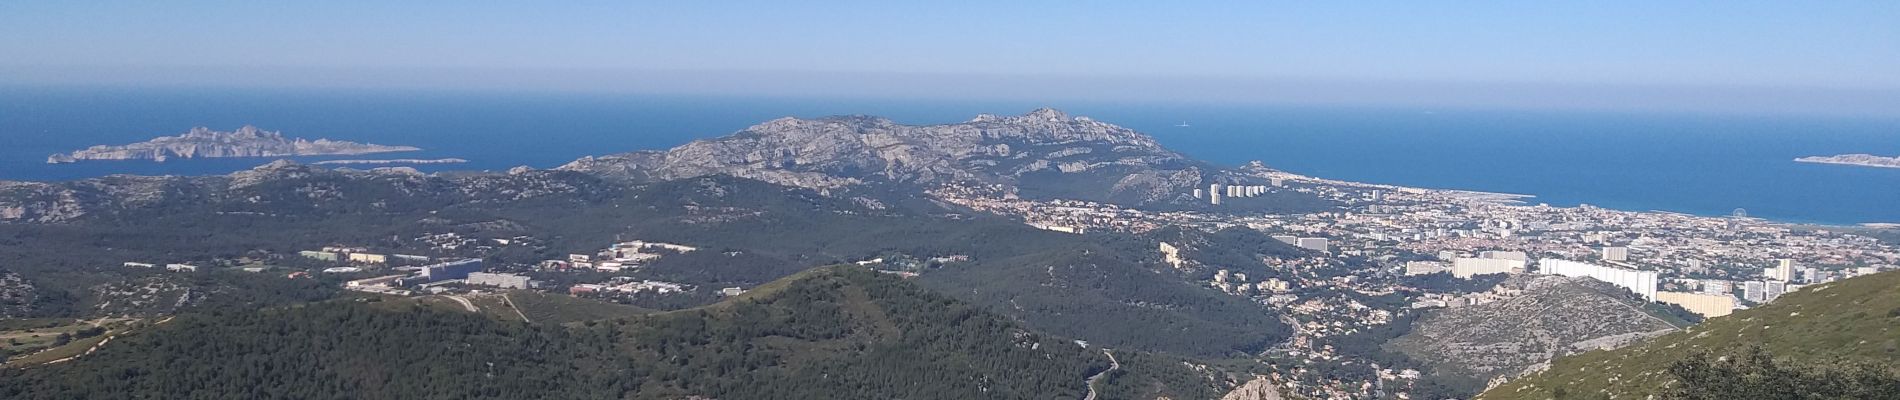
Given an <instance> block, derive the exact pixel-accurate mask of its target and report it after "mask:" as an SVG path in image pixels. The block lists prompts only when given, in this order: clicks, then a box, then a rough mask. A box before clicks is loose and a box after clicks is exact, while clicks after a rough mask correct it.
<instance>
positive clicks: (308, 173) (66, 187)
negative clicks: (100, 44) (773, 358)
mask: <svg viewBox="0 0 1900 400" xmlns="http://www.w3.org/2000/svg"><path fill="white" fill-rule="evenodd" d="M624 189H625V186H624V185H621V184H618V183H614V182H608V181H604V180H602V179H600V178H598V177H594V176H591V175H587V174H583V173H577V172H569V171H532V170H524V171H517V172H515V173H509V174H498V173H457V174H442V175H432V174H423V173H422V172H420V171H417V170H415V169H414V168H408V167H386V168H376V169H372V170H368V171H361V170H351V169H327V168H322V167H315V166H309V165H302V164H298V163H295V162H291V161H288V160H278V161H274V162H271V163H269V164H265V165H262V166H258V167H256V168H252V169H249V170H245V171H238V172H235V173H231V174H228V175H215V176H130V175H113V176H107V177H102V178H92V179H82V180H77V181H68V182H11V181H0V223H64V222H70V221H74V220H78V219H82V218H93V217H109V216H112V215H122V214H126V213H138V212H141V211H142V210H203V209H205V208H210V209H213V210H215V211H219V212H258V213H271V212H274V210H275V209H276V208H282V209H284V210H299V211H312V210H308V209H312V208H318V209H322V208H326V207H327V208H335V209H337V210H339V211H340V210H344V209H346V208H348V207H355V206H362V205H368V206H370V207H374V208H383V209H392V208H403V207H429V206H432V205H436V204H439V203H440V202H442V201H455V202H507V201H518V200H525V199H530V198H538V197H547V196H557V195H567V196H574V197H577V198H599V197H602V196H605V195H607V194H608V193H613V192H616V191H619V190H624Z"/></svg>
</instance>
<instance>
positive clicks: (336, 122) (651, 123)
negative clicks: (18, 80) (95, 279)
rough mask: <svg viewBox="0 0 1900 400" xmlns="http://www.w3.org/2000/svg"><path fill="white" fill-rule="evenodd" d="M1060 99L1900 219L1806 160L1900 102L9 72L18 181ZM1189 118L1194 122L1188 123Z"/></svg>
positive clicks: (1271, 155) (607, 144)
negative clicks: (162, 83)
mask: <svg viewBox="0 0 1900 400" xmlns="http://www.w3.org/2000/svg"><path fill="white" fill-rule="evenodd" d="M1041 106H1054V107H1057V108H1061V109H1064V110H1066V111H1068V112H1069V113H1070V114H1072V115H1087V116H1091V117H1094V118H1096V119H1098V120H1102V121H1106V122H1111V123H1116V124H1120V125H1123V126H1127V127H1130V128H1134V129H1136V130H1140V131H1142V132H1146V133H1149V134H1151V135H1154V136H1155V137H1156V138H1157V139H1158V140H1160V141H1161V142H1162V143H1163V144H1165V145H1167V146H1169V147H1171V148H1174V149H1176V150H1178V151H1181V152H1184V153H1187V154H1189V155H1191V156H1195V157H1198V158H1202V159H1206V160H1209V161H1213V162H1216V163H1222V164H1229V165H1237V164H1240V163H1244V162H1247V161H1250V160H1261V161H1264V162H1266V163H1267V164H1268V165H1271V166H1274V167H1277V168H1281V169H1285V170H1288V171H1293V172H1297V173H1302V174H1308V175H1314V176H1320V177H1327V178H1335V179H1345V180H1353V181H1363V182H1375V183H1389V184H1398V185H1407V186H1420V187H1434V188H1452V189H1467V190H1481V191H1494V192H1508V193H1519V194H1530V195H1536V196H1537V198H1535V199H1533V200H1531V201H1534V202H1546V203H1551V204H1553V205H1576V204H1583V203H1587V204H1593V205H1598V206H1603V207H1610V208H1618V209H1630V210H1665V211H1675V212H1686V213H1694V214H1704V215H1723V214H1728V213H1729V212H1730V211H1731V210H1733V209H1736V208H1745V209H1747V210H1748V212H1749V214H1750V215H1753V216H1759V217H1766V218H1771V219H1778V220H1785V221H1799V222H1819V223H1836V224H1851V223H1862V222H1900V169H1882V168H1867V167H1852V166H1837V165H1817V164H1804V163H1795V162H1793V161H1792V159H1793V158H1795V157H1800V156H1807V155H1832V154H1839V153H1874V154H1882V155H1900V119H1879V118H1844V117H1765V116H1718V115H1680V114H1640V113H1610V112H1548V111H1517V110H1429V109H1403V108H1351V107H1292V106H1207V105H1184V104H1139V103H1089V102H1082V103H1061V104H1035V103H1027V102H1006V101H917V100H907V101H898V100H872V99H793V98H735V97H691V96H643V95H588V94H507V93H475V92H469V93H462V92H387V91H340V90H287V89H286V90H261V89H258V90H251V89H246V90H235V89H181V88H116V89H115V88H46V87H0V179H10V180H69V179H80V178H87V177H94V176H103V175H109V174H119V173H128V174H145V175H157V174H178V175H200V174H219V173H226V172H230V171H235V170H240V169H245V168H250V167H252V166H256V165H259V164H262V163H265V162H267V161H268V160H264V159H199V160H178V159H174V160H172V161H168V162H164V163H154V162H148V161H123V162H108V161H100V162H82V163H77V164H61V165H49V164H45V158H46V156H47V155H50V154H53V153H59V152H66V151H71V150H74V149H79V148H84V147H87V146H91V145H95V144H124V143H132V142H137V141H143V140H147V139H150V138H152V137H155V136H160V135H176V134H179V133H182V132H184V131H185V130H187V129H189V128H191V127H194V126H208V127H211V128H215V129H220V130H230V129H233V128H236V127H238V126H242V125H245V124H250V125H256V126H258V127H261V128H265V129H270V130H281V131H283V132H284V133H285V134H287V135H290V136H299V137H306V138H319V137H323V138H331V139H338V140H350V141H359V142H372V143H378V144H392V145H412V146H418V147H422V148H424V149H425V151H421V152H411V153H390V154H382V155H372V156H352V157H327V158H305V159H300V161H305V162H309V161H316V160H322V159H328V158H446V157H457V158H465V159H469V160H471V162H470V163H467V164H452V165H434V166H424V167H422V168H423V169H425V170H440V169H476V170H502V169H507V168H510V167H514V166H518V165H527V166H532V167H538V168H549V167H554V166H558V165H560V164H562V163H565V162H567V161H570V160H573V159H575V158H578V157H581V156H587V155H602V154H611V153H617V152H624V151H630V150H640V149H664V148H668V147H672V146H676V145H679V144H682V143H685V142H687V141H691V140H694V139H700V138H708V137H717V136H722V135H725V134H728V133H731V132H734V131H737V130H739V129H743V128H745V127H746V126H749V125H752V124H755V123H758V122H762V121H765V120H769V119H772V118H777V117H783V116H801V117H816V116H825V115H837V114H869V115H881V116H886V117H890V118H892V119H894V120H896V121H898V122H901V123H912V124H928V123H950V122H957V121H962V120H967V119H969V118H970V117H972V116H974V115H975V114H977V113H997V114H1017V113H1022V112H1026V111H1028V110H1030V109H1033V108H1035V107H1041ZM1182 122H1187V123H1188V124H1189V125H1190V126H1188V127H1178V126H1176V125H1178V124H1181V123H1182Z"/></svg>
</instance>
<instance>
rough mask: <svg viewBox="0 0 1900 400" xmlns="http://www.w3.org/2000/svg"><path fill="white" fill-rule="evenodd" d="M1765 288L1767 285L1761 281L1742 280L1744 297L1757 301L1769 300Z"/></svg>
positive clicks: (1744, 298)
mask: <svg viewBox="0 0 1900 400" xmlns="http://www.w3.org/2000/svg"><path fill="white" fill-rule="evenodd" d="M1765 289H1766V285H1764V284H1763V283H1762V282H1761V281H1748V282H1742V299H1743V300H1748V301H1752V302H1756V303H1763V302H1767V301H1768V296H1766V295H1765V293H1764V292H1765V291H1766V290H1765Z"/></svg>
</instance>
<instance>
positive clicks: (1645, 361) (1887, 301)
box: [1478, 272, 1900, 400]
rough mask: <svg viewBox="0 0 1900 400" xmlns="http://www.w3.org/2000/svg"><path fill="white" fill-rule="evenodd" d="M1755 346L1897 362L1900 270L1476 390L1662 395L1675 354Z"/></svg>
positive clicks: (1780, 354) (1789, 358)
mask: <svg viewBox="0 0 1900 400" xmlns="http://www.w3.org/2000/svg"><path fill="white" fill-rule="evenodd" d="M1754 346H1759V347H1760V348H1762V349H1763V350H1765V351H1766V352H1767V354H1771V355H1773V356H1774V357H1777V358H1778V359H1780V360H1781V361H1784V362H1790V363H1794V364H1808V365H1829V364H1834V363H1838V362H1842V361H1848V362H1868V363H1874V364H1876V365H1881V366H1885V367H1886V368H1888V369H1890V370H1891V369H1894V368H1895V367H1900V272H1884V273H1880V274H1874V275H1869V276H1864V277H1858V278H1853V279H1846V280H1841V281H1837V282H1832V283H1826V284H1821V285H1815V286H1809V287H1806V288H1803V289H1801V290H1799V291H1795V292H1790V293H1788V294H1784V295H1782V296H1781V298H1780V299H1777V300H1775V302H1774V303H1770V304H1768V305H1765V306H1762V307H1758V308H1754V309H1749V310H1742V311H1737V312H1736V313H1734V314H1730V315H1727V316H1723V317H1717V318H1710V319H1708V320H1705V321H1703V322H1702V323H1701V324H1698V325H1695V326H1691V327H1689V328H1687V329H1684V330H1682V331H1679V332H1676V333H1671V334H1668V335H1663V336H1661V337H1657V338H1655V339H1652V340H1649V341H1647V342H1643V343H1642V344H1639V345H1634V346H1630V347H1625V348H1621V349H1616V350H1609V351H1593V352H1588V353H1583V354H1578V355H1574V356H1569V357H1563V358H1559V359H1557V360H1556V361H1555V362H1554V363H1552V365H1551V367H1550V369H1549V370H1547V371H1544V372H1541V373H1538V374H1535V375H1531V376H1528V377H1524V378H1520V379H1516V380H1513V381H1510V382H1507V383H1505V384H1504V385H1501V386H1498V387H1495V388H1492V389H1490V390H1488V391H1486V392H1485V393H1484V394H1482V395H1480V396H1479V397H1478V398H1479V399H1489V400H1495V399H1548V398H1552V397H1555V396H1556V395H1557V394H1558V393H1571V394H1577V395H1580V396H1595V397H1602V396H1614V397H1615V398H1644V397H1645V396H1650V395H1661V394H1663V392H1664V391H1665V389H1666V388H1669V387H1672V386H1674V385H1676V383H1673V382H1674V381H1676V380H1677V378H1676V377H1675V376H1674V375H1672V374H1671V373H1669V371H1668V369H1669V368H1670V366H1671V365H1673V364H1674V363H1676V362H1677V361H1681V360H1690V359H1691V355H1693V354H1696V353H1699V352H1706V353H1713V354H1715V355H1717V356H1726V355H1730V354H1734V353H1738V352H1742V351H1744V350H1745V349H1747V348H1749V347H1754ZM1890 379H1894V378H1890ZM1583 398H1594V397H1583Z"/></svg>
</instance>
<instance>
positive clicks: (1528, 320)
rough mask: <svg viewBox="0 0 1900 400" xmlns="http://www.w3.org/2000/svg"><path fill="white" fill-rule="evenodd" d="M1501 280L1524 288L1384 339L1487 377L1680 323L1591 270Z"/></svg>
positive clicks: (1440, 364) (1471, 375) (1451, 371)
mask: <svg viewBox="0 0 1900 400" xmlns="http://www.w3.org/2000/svg"><path fill="white" fill-rule="evenodd" d="M1499 287H1500V288H1506V289H1507V290H1521V291H1522V292H1521V293H1520V294H1517V295H1514V296H1513V297H1510V298H1507V299H1503V300H1498V301H1495V302H1491V303H1485V304H1479V305H1472V306H1464V307H1454V308H1447V309H1444V310H1440V311H1438V312H1436V313H1434V314H1432V315H1430V316H1427V317H1425V318H1424V319H1422V320H1420V321H1419V322H1418V323H1417V325H1415V326H1414V328H1413V330H1412V332H1410V333H1407V334H1406V335H1404V336H1400V337H1399V338H1397V339H1394V340H1393V341H1391V342H1390V343H1387V345H1386V346H1387V347H1389V348H1392V349H1395V350H1398V351H1400V352H1402V353H1405V354H1406V355H1407V356H1410V357H1412V358H1414V359H1417V360H1421V361H1425V362H1429V363H1431V364H1432V365H1433V367H1434V368H1433V369H1434V370H1435V371H1436V373H1439V374H1448V375H1451V376H1456V377H1459V378H1465V379H1469V380H1473V381H1476V382H1484V381H1487V380H1490V379H1492V378H1496V377H1499V376H1512V375H1516V374H1518V373H1520V372H1523V371H1524V370H1525V369H1526V368H1531V367H1532V366H1534V365H1537V364H1539V363H1543V362H1547V361H1550V360H1551V359H1553V358H1556V357H1558V356H1562V355H1565V354H1570V353H1573V352H1581V351H1586V350H1594V349H1596V348H1598V347H1601V346H1621V345H1624V344H1626V343H1629V342H1633V341H1636V340H1641V339H1643V338H1646V337H1650V336H1654V335H1660V334H1662V333H1665V332H1668V331H1670V330H1674V329H1675V328H1676V327H1675V326H1674V325H1671V324H1670V323H1668V322H1667V321H1664V320H1662V319H1659V318H1657V317H1655V316H1651V315H1649V314H1648V313H1646V312H1644V311H1643V310H1642V309H1641V307H1642V299H1640V298H1634V296H1633V295H1630V294H1629V293H1628V291H1626V290H1623V289H1622V288H1618V287H1616V286H1614V285H1610V284H1608V283H1604V282H1602V281H1598V280H1594V279H1590V278H1567V277H1560V276H1549V275H1522V276H1515V277H1512V278H1511V279H1509V280H1506V281H1505V282H1504V283H1502V284H1500V285H1499Z"/></svg>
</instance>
